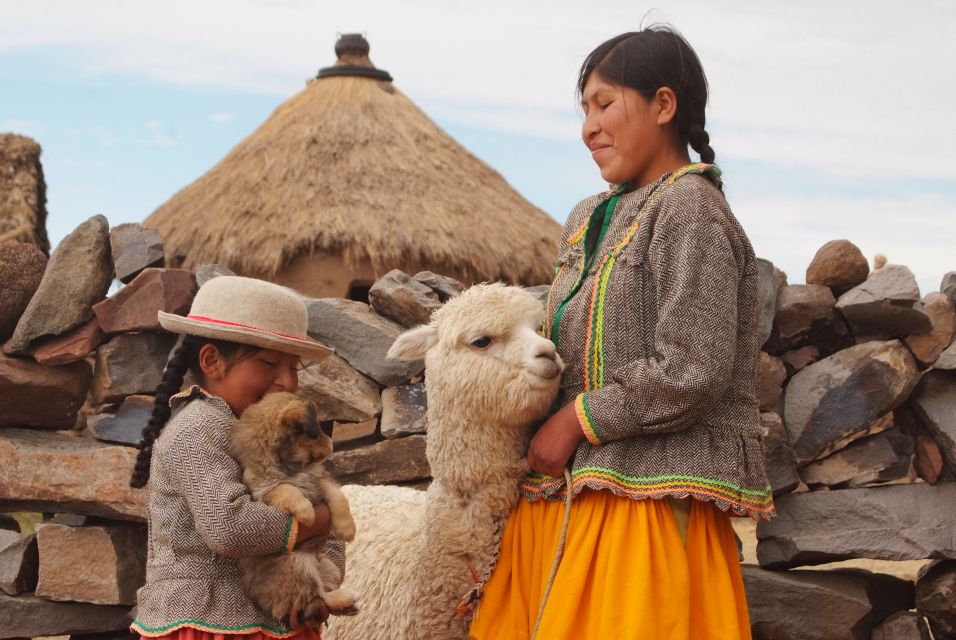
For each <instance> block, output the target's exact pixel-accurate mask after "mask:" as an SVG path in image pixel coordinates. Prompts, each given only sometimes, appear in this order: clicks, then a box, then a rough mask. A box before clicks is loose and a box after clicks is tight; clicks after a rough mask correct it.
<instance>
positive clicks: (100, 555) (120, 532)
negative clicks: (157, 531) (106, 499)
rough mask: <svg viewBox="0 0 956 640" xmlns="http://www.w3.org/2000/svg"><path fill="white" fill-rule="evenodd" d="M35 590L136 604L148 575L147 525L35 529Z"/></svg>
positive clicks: (55, 595) (61, 596)
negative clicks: (37, 562)
mask: <svg viewBox="0 0 956 640" xmlns="http://www.w3.org/2000/svg"><path fill="white" fill-rule="evenodd" d="M37 547H38V549H39V552H40V576H39V580H38V581H37V586H36V595H38V596H40V597H43V598H47V599H48V600H71V601H76V602H92V603H94V604H125V605H134V604H136V590H137V589H138V588H139V587H141V586H143V583H144V582H145V580H146V530H145V528H143V527H139V526H121V525H118V526H108V527H68V526H65V525H60V524H52V523H45V524H43V525H41V526H40V527H39V528H38V529H37Z"/></svg>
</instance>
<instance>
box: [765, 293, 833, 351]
mask: <svg viewBox="0 0 956 640" xmlns="http://www.w3.org/2000/svg"><path fill="white" fill-rule="evenodd" d="M834 304H836V298H834V297H833V292H832V291H830V289H829V287H825V286H823V285H820V284H792V285H788V286H785V287H780V290H779V292H778V294H777V310H776V315H775V316H774V326H775V327H776V332H777V334H778V335H779V336H780V337H781V338H793V337H794V336H798V335H800V334H804V333H806V332H808V331H809V330H810V327H811V326H812V325H813V323H814V322H816V321H817V320H824V319H826V318H828V317H829V316H830V313H831V312H832V311H833V305H834Z"/></svg>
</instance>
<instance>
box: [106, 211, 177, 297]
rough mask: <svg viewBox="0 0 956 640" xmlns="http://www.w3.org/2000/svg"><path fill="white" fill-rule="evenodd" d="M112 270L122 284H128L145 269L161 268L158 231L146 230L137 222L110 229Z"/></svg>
mask: <svg viewBox="0 0 956 640" xmlns="http://www.w3.org/2000/svg"><path fill="white" fill-rule="evenodd" d="M110 247H111V250H112V254H113V269H114V271H115V272H116V277H117V278H119V279H120V281H122V282H130V281H131V280H132V279H133V278H135V277H136V276H137V275H138V274H139V272H140V271H142V270H143V269H146V268H147V267H163V266H165V265H166V259H165V257H164V255H163V239H162V237H160V235H159V231H157V230H155V229H147V228H146V227H144V226H143V225H141V224H139V223H138V222H128V223H126V224H121V225H117V226H115V227H113V228H112V229H110Z"/></svg>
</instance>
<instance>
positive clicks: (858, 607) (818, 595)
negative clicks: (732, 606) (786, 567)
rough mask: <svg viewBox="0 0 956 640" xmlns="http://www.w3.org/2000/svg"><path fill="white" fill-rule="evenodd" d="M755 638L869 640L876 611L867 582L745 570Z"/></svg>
mask: <svg viewBox="0 0 956 640" xmlns="http://www.w3.org/2000/svg"><path fill="white" fill-rule="evenodd" d="M741 569H742V573H743V578H744V588H745V589H746V591H747V607H748V609H749V610H750V628H751V632H752V633H753V638H754V640H835V639H837V638H839V639H841V640H843V639H847V640H868V639H869V631H870V624H871V620H872V607H871V605H870V601H869V598H868V597H867V593H866V587H865V585H864V584H863V582H862V581H861V580H860V579H858V578H855V577H853V576H847V575H842V574H837V573H829V572H825V571H767V570H765V569H761V568H759V567H754V566H751V565H744V566H742V567H741Z"/></svg>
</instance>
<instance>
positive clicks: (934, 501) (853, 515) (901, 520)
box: [757, 483, 956, 569]
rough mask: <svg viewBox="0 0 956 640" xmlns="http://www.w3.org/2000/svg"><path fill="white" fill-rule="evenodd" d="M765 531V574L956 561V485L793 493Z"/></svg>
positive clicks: (761, 548) (761, 555) (760, 550)
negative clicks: (856, 562)
mask: <svg viewBox="0 0 956 640" xmlns="http://www.w3.org/2000/svg"><path fill="white" fill-rule="evenodd" d="M775 503H776V507H777V517H776V518H775V519H773V520H772V521H770V522H760V523H758V524H757V560H758V562H760V566H762V567H767V568H771V569H783V568H787V567H794V566H799V565H811V564H821V563H825V562H834V561H837V560H846V559H848V558H872V559H876V560H923V559H936V558H956V509H953V507H952V505H954V504H956V483H941V484H938V485H935V486H933V485H928V484H922V483H920V484H896V485H885V486H882V487H870V488H867V489H842V490H836V491H811V492H806V493H789V494H787V495H784V496H780V497H779V498H777V499H776V500H775Z"/></svg>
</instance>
